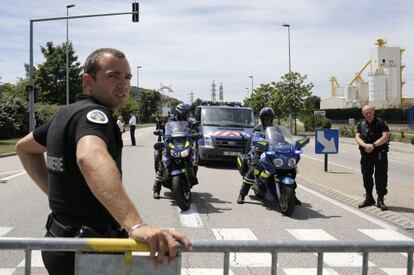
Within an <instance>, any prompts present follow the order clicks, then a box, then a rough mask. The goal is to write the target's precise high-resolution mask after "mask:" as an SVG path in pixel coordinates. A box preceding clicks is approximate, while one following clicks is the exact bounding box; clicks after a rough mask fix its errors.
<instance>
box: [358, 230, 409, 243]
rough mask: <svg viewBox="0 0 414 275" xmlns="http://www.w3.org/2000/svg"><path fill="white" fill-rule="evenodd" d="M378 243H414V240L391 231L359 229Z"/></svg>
mask: <svg viewBox="0 0 414 275" xmlns="http://www.w3.org/2000/svg"><path fill="white" fill-rule="evenodd" d="M358 230H359V231H360V232H362V233H364V234H365V235H367V236H368V237H370V238H372V239H374V240H376V241H412V240H413V239H411V238H409V237H407V236H404V235H403V234H401V233H399V232H397V231H394V230H389V229H358Z"/></svg>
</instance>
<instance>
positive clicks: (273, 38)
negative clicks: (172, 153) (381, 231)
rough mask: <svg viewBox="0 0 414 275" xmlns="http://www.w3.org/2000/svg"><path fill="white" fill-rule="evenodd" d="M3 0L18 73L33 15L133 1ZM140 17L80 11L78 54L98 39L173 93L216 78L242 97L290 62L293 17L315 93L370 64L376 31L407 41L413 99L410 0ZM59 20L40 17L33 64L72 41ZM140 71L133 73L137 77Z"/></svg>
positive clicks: (196, 8) (192, 9)
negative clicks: (43, 50) (50, 44)
mask: <svg viewBox="0 0 414 275" xmlns="http://www.w3.org/2000/svg"><path fill="white" fill-rule="evenodd" d="M59 2H60V1H56V0H44V1H36V2H33V1H29V0H14V1H13V0H4V1H2V3H1V4H0V26H1V27H0V35H1V36H2V37H7V39H6V40H3V39H2V41H1V42H0V68H1V69H0V75H1V76H2V77H3V79H2V81H3V82H4V81H12V82H13V81H15V79H16V77H19V76H22V75H23V74H24V69H23V63H28V56H29V55H28V45H29V23H28V22H29V19H30V18H43V17H56V16H65V15H66V7H65V6H66V4H72V3H73V4H76V7H75V8H73V9H70V14H71V15H80V14H92V13H108V12H122V11H130V9H131V2H129V1H124V0H123V1H108V0H99V1H98V0H93V1H88V2H84V1H80V0H76V1H71V2H70V3H63V4H62V3H59ZM139 2H140V22H139V23H132V22H131V16H130V15H128V16H116V17H101V18H89V19H76V20H71V21H70V29H69V35H70V39H71V40H72V41H73V43H74V45H75V50H76V53H77V54H78V55H79V57H80V60H84V59H85V58H86V56H87V55H88V54H89V53H90V52H91V51H93V50H94V49H96V48H99V47H115V48H119V49H121V50H123V51H124V52H125V53H126V54H127V56H128V58H129V61H130V64H131V68H132V71H133V74H134V75H135V74H136V66H137V65H141V66H142V67H143V68H142V69H141V70H140V80H139V81H140V86H142V87H147V88H154V89H157V88H159V85H160V82H162V83H163V84H171V85H172V88H173V89H174V90H175V91H176V94H175V96H177V97H178V98H180V99H182V100H188V98H189V96H188V94H189V93H190V92H191V91H193V92H194V93H195V96H196V97H201V98H203V99H207V98H209V97H210V85H211V83H212V81H213V80H215V82H216V84H219V83H220V82H222V83H223V86H224V96H225V99H228V100H241V99H242V98H243V97H244V96H245V94H246V89H245V88H246V87H249V89H250V87H251V79H249V78H248V76H249V75H254V85H255V86H257V85H259V84H260V83H268V82H270V81H275V80H276V81H277V80H279V79H280V76H281V75H283V74H284V73H285V72H287V70H288V47H287V30H286V28H283V27H282V26H281V25H282V23H289V24H291V42H292V43H291V50H292V69H293V70H294V71H299V72H300V73H303V74H308V76H309V81H311V82H313V83H314V84H315V88H314V93H315V94H316V95H319V96H322V98H325V97H327V96H329V94H330V90H329V89H330V84H329V78H330V77H331V76H332V75H335V76H337V78H338V81H339V82H340V84H341V85H346V84H347V83H348V82H349V81H350V80H351V79H352V78H353V76H354V74H355V73H356V72H357V71H359V69H360V68H361V67H362V66H363V65H364V64H365V63H366V61H367V60H368V58H369V50H370V48H372V47H374V45H373V44H374V42H375V40H376V39H378V38H386V39H388V41H389V44H390V45H395V46H402V47H405V48H406V49H407V51H406V52H405V53H404V55H403V62H404V63H405V64H406V65H407V67H406V69H405V70H404V73H403V77H404V78H405V80H406V81H407V84H406V86H405V87H404V94H406V95H409V96H413V97H414V90H413V89H414V84H413V83H414V70H413V69H412V68H411V67H413V68H414V66H413V65H412V64H414V53H413V50H412V49H414V41H413V38H412V36H411V30H410V29H411V26H412V19H411V17H412V15H411V14H412V12H413V6H414V5H413V4H412V3H411V1H385V0H382V1H378V0H377V1H374V0H369V1H364V2H360V3H358V4H356V3H355V2H354V1H349V0H348V1H339V0H336V1H327V0H325V1H316V0H313V1H307V0H296V1H274V0H257V1H250V0H241V1H240V0H239V1H236V0H229V1H221V0H207V1H189V0H186V1H185V0H179V1H177V0H174V1H167V0H143V1H139ZM65 23H66V22H65V20H63V21H52V22H38V23H35V29H34V31H35V36H34V45H35V46H34V47H35V63H38V62H41V61H42V56H41V54H40V51H39V46H40V45H44V44H45V43H46V42H47V41H50V40H52V41H54V43H55V44H60V43H62V42H64V41H65V39H66V25H65ZM135 81H136V79H134V80H133V82H134V83H135Z"/></svg>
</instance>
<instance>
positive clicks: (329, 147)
mask: <svg viewBox="0 0 414 275" xmlns="http://www.w3.org/2000/svg"><path fill="white" fill-rule="evenodd" d="M317 138H318V142H319V143H321V144H322V145H323V146H324V147H325V148H323V150H322V153H331V152H336V147H335V140H334V138H333V137H332V138H331V139H329V140H328V139H326V138H325V136H324V134H323V131H318V136H317Z"/></svg>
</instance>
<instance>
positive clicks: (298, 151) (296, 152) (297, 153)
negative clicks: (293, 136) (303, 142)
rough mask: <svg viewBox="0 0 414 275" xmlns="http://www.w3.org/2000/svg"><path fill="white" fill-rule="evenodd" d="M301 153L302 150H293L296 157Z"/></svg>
mask: <svg viewBox="0 0 414 275" xmlns="http://www.w3.org/2000/svg"><path fill="white" fill-rule="evenodd" d="M302 153H303V151H302V150H300V149H296V150H295V154H296V155H300V154H302Z"/></svg>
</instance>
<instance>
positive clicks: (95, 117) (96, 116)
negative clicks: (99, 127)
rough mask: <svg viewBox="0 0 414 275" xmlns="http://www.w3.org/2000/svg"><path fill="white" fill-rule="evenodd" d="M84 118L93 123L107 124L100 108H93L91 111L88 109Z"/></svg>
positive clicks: (106, 119) (106, 118)
mask: <svg viewBox="0 0 414 275" xmlns="http://www.w3.org/2000/svg"><path fill="white" fill-rule="evenodd" d="M86 118H87V119H88V120H89V121H90V122H93V123H97V124H107V123H108V121H109V120H108V117H107V116H106V114H105V113H104V112H102V111H101V110H97V109H94V110H92V111H89V112H88V114H87V115H86Z"/></svg>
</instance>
